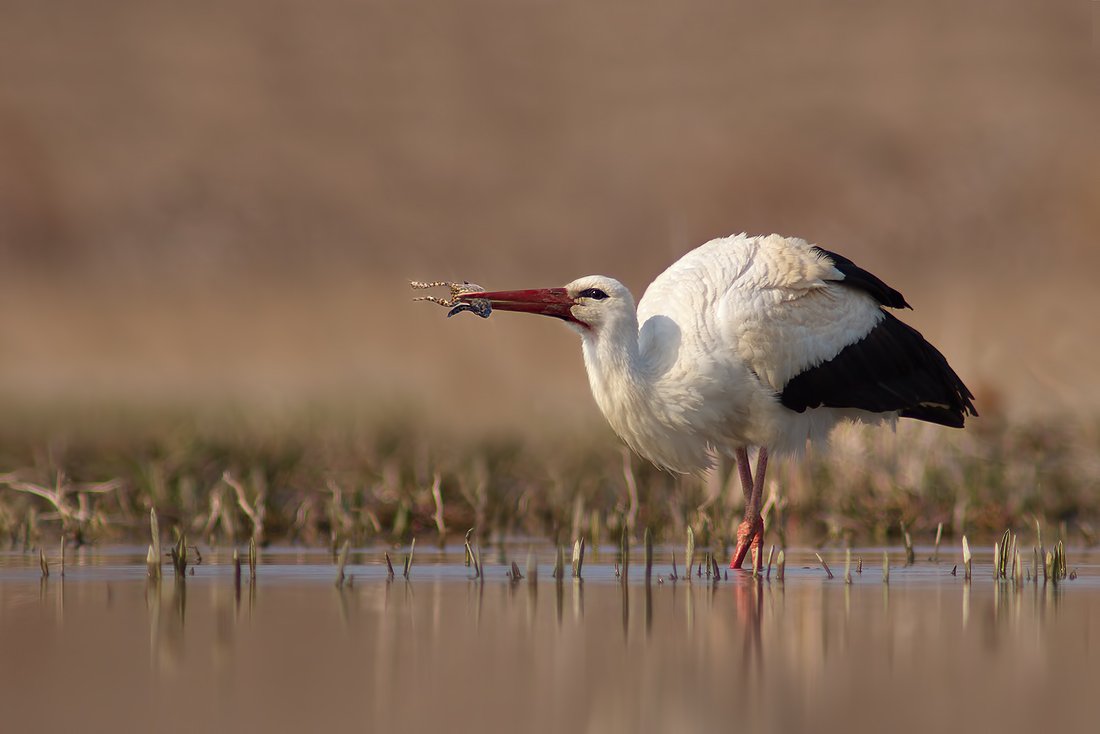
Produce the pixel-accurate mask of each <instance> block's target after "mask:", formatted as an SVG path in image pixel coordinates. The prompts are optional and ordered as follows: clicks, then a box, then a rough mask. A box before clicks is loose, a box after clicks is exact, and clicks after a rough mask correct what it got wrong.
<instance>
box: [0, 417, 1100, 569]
mask: <svg viewBox="0 0 1100 734" xmlns="http://www.w3.org/2000/svg"><path fill="white" fill-rule="evenodd" d="M65 426H66V427H65V429H64V430H57V429H56V428H54V427H51V426H49V425H47V424H46V423H38V424H34V423H31V424H27V423H19V425H14V423H13V421H12V419H11V418H9V419H8V422H7V423H6V424H5V425H3V426H0V431H2V435H0V542H2V543H3V544H4V545H5V546H7V547H16V548H17V547H24V548H32V547H36V546H37V545H38V544H39V543H40V542H44V540H45V539H48V538H56V537H57V536H59V535H61V536H64V537H66V538H68V539H69V540H70V541H72V542H74V543H76V544H80V543H89V542H107V541H110V542H119V541H126V540H133V539H138V538H142V537H145V536H146V533H147V532H148V527H149V517H150V514H149V513H150V510H152V509H155V510H156V512H157V514H158V515H159V518H160V522H161V525H162V527H164V528H165V529H169V528H171V529H174V530H176V531H178V532H179V534H180V536H183V535H186V536H187V537H188V538H192V539H194V540H196V541H199V542H205V543H212V544H213V543H235V542H243V541H244V540H245V539H250V540H252V541H255V542H256V543H258V544H260V545H263V544H265V543H267V542H273V541H274V542H280V543H302V544H308V545H325V546H330V547H331V548H332V549H333V551H334V552H335V551H336V550H337V549H339V547H340V546H341V545H342V544H343V543H344V542H345V541H350V542H351V543H353V544H355V545H361V544H368V543H372V542H380V543H390V542H408V540H410V539H411V538H413V537H414V536H419V537H420V538H421V539H422V541H423V540H428V539H432V540H438V541H444V540H449V541H450V542H455V543H458V542H462V533H464V532H465V531H466V529H467V528H471V527H472V528H476V529H477V530H476V538H474V539H471V538H469V537H468V536H467V538H466V543H467V544H469V547H473V546H474V545H477V543H478V542H479V541H481V542H492V541H494V540H499V539H501V538H505V537H514V536H517V535H520V536H522V535H526V536H531V537H542V538H548V539H549V540H551V541H552V542H554V543H557V544H559V545H561V544H572V543H573V542H574V541H575V539H577V538H580V537H587V538H588V542H589V543H590V544H592V545H596V544H599V543H607V542H612V541H613V540H615V539H618V538H619V537H625V536H627V535H631V536H634V537H635V538H636V539H637V541H641V540H642V536H643V529H644V528H651V529H652V531H653V533H654V537H655V540H656V541H658V542H667V541H669V540H670V539H677V540H676V542H680V541H679V539H682V538H684V537H685V534H686V532H687V530H688V529H689V528H690V529H691V530H693V532H694V534H695V535H696V536H698V538H699V543H700V546H701V547H708V546H710V547H715V548H718V547H722V546H724V545H728V543H729V542H730V539H731V538H732V535H733V531H734V529H735V527H736V524H737V522H738V521H739V520H740V514H741V512H742V511H743V498H742V494H741V492H740V489H739V487H738V485H737V484H736V481H733V482H731V481H729V480H730V479H731V478H732V477H731V476H730V474H731V470H732V469H733V468H734V467H733V466H732V465H731V464H730V463H728V462H726V463H723V464H722V465H720V466H719V468H718V471H717V472H715V473H714V474H712V475H710V476H707V477H691V476H688V477H681V476H675V475H670V474H668V473H664V472H660V471H657V470H656V469H654V468H653V467H651V466H649V465H648V464H646V463H645V462H643V461H641V460H640V459H638V458H637V457H634V456H631V455H630V454H628V453H626V452H625V451H624V450H623V449H622V447H621V446H620V445H619V444H618V442H617V441H616V440H615V439H614V437H613V436H611V435H610V433H609V432H607V431H597V430H593V431H592V432H591V433H590V434H589V435H585V436H575V435H574V436H568V435H562V434H558V435H553V434H550V433H549V432H545V433H544V435H541V436H535V435H530V434H529V435H491V434H488V433H480V434H479V433H477V432H470V433H467V432H462V431H459V430H457V429H456V428H454V427H452V428H427V427H425V426H424V425H422V424H421V423H420V422H418V421H416V420H413V419H410V418H404V419H398V420H389V419H387V420H382V419H379V420H377V421H373V422H365V421H363V420H352V419H349V418H346V417H339V416H333V415H327V414H326V415H321V414H314V415H304V416H298V417H296V418H295V419H293V420H282V421H271V422H269V423H266V424H264V425H251V426H244V425H241V424H240V421H237V422H234V421H231V420H226V421H211V422H209V423H204V422H201V421H197V420H195V419H194V418H193V417H182V418H181V417H180V416H169V415H157V416H144V417H142V416H138V417H136V418H131V419H128V420H117V419H116V420H95V421H93V420H90V419H88V418H87V417H85V418H83V419H77V420H73V421H71V422H69V423H67V424H65ZM1098 457H1100V431H1098V426H1097V425H1095V424H1077V425H1065V424H1054V423H1048V424H1031V425H1026V426H1023V425H1011V424H1008V423H1001V422H995V421H984V422H975V425H974V427H973V428H971V429H968V430H966V431H946V430H937V429H935V428H929V427H925V426H919V425H901V426H899V427H898V431H897V432H896V434H893V433H891V432H890V431H883V430H878V431H873V430H861V429H856V428H851V429H844V430H841V431H840V432H838V434H837V435H836V436H835V437H834V442H833V447H832V450H831V451H830V452H828V453H813V454H811V455H809V456H807V457H805V459H804V460H802V461H790V462H783V463H780V464H778V465H777V467H776V469H777V471H776V472H775V475H774V477H773V478H772V479H771V480H770V481H769V486H768V490H767V495H766V506H765V511H766V514H767V522H768V525H769V533H774V535H771V536H770V537H771V538H772V539H773V540H775V541H777V542H778V545H779V547H780V548H782V547H783V546H784V545H786V544H787V543H788V541H789V540H791V539H796V540H797V541H799V542H804V543H850V542H852V541H854V540H856V541H863V540H868V539H870V540H883V541H886V540H889V539H895V538H904V539H905V540H906V546H907V548H910V549H911V547H912V546H911V542H910V538H915V539H916V542H924V543H931V542H932V538H933V537H936V538H937V540H938V538H939V536H940V534H942V533H947V534H948V535H949V536H950V537H955V538H958V537H960V536H961V535H962V534H963V533H964V532H965V533H967V534H969V535H970V537H971V538H986V537H988V538H990V539H993V538H995V537H996V535H995V534H999V533H1000V532H1001V531H1003V529H1004V528H1005V527H1011V528H1018V529H1023V528H1025V527H1034V525H1035V522H1036V521H1037V520H1038V521H1041V522H1042V523H1043V525H1044V526H1046V527H1054V528H1057V529H1058V533H1057V536H1058V537H1061V538H1065V539H1067V540H1070V541H1071V542H1082V543H1084V544H1086V545H1091V544H1092V543H1093V542H1094V530H1093V528H1094V523H1095V522H1096V521H1097V518H1098V517H1100V491H1098V490H1100V458H1098ZM624 531H625V532H624ZM449 534H453V537H450V536H449ZM177 537H178V536H177ZM582 552H583V550H582ZM907 552H908V553H909V554H911V553H912V551H911V550H909V551H907ZM690 555H691V551H690V549H689V552H688V556H689V557H688V558H687V559H686V561H687V565H688V568H689V569H690V564H691V562H692V561H691V559H690ZM574 558H575V561H577V550H576V549H574ZM1009 560H1010V562H1011V560H1012V557H1010V558H1009ZM579 565H580V564H579V562H576V566H577V567H578V568H577V571H578V572H579ZM406 572H407V571H406Z"/></svg>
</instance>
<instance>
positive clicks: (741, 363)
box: [460, 234, 976, 566]
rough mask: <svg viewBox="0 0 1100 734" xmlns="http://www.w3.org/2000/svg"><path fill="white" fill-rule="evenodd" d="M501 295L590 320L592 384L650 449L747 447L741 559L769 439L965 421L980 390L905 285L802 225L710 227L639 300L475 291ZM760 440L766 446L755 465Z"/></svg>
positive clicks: (794, 442) (640, 447)
mask: <svg viewBox="0 0 1100 734" xmlns="http://www.w3.org/2000/svg"><path fill="white" fill-rule="evenodd" d="M460 298H461V299H464V300H471V299H487V300H488V301H489V302H490V303H491V304H492V306H493V308H495V309H500V310H511V311H523V312H528V313H539V314H544V315H548V316H554V317H556V318H560V319H562V320H564V321H566V323H568V324H569V325H570V326H571V327H573V328H574V329H575V330H576V331H578V332H579V333H580V335H581V340H582V345H583V352H584V363H585V367H586V369H587V372H588V379H589V383H590V385H591V387H592V394H593V396H594V397H595V399H596V402H597V404H598V405H599V407H600V410H601V411H602V412H603V414H604V415H605V416H606V417H607V420H608V422H609V423H610V424H611V427H612V428H613V429H614V430H615V432H616V433H617V434H618V435H619V436H620V437H621V438H622V439H623V440H624V441H625V442H626V443H627V444H628V445H629V446H630V447H631V448H632V449H633V450H634V451H636V452H637V453H638V454H640V455H642V456H644V457H645V458H647V459H649V460H650V461H652V462H653V463H654V464H656V465H658V466H660V467H663V468H666V469H670V470H673V471H677V472H694V471H699V470H703V469H706V468H708V467H710V466H711V465H712V464H713V460H714V456H715V455H716V454H718V453H726V454H730V455H733V456H735V457H736V458H737V460H738V466H739V470H740V472H741V479H742V482H743V485H744V486H743V488H744V491H745V495H746V501H747V510H746V519H745V522H744V523H742V531H741V533H740V536H739V548H738V553H736V554H735V557H734V564H731V565H737V566H739V565H740V563H741V560H742V559H743V558H744V554H745V550H746V547H747V545H748V544H749V543H750V542H751V541H752V540H753V538H754V537H756V538H757V540H756V543H757V544H758V543H759V538H758V536H759V533H760V532H761V528H762V526H761V525H760V521H759V504H760V491H761V485H762V482H763V474H764V471H765V470H766V466H767V456H768V452H769V451H772V452H774V451H779V452H788V453H789V452H798V451H800V450H802V449H803V448H804V447H805V445H806V442H807V441H809V440H818V439H822V438H825V437H826V436H827V435H828V433H829V431H830V430H831V429H832V428H833V427H834V426H835V425H836V424H837V423H838V422H839V421H842V420H845V419H850V420H859V421H865V422H880V421H893V420H895V419H896V418H897V417H898V416H899V415H900V416H903V417H912V418H917V419H920V420H926V421H931V422H935V423H941V424H944V425H950V426H961V425H962V423H963V420H964V417H965V415H967V414H970V415H976V413H975V411H974V407H973V404H972V403H971V398H972V395H971V394H970V392H969V391H968V390H967V389H966V386H965V385H963V383H962V381H961V380H959V378H958V376H957V375H956V374H955V373H954V371H953V370H951V368H950V367H949V366H948V364H947V361H946V360H945V359H944V358H943V356H942V355H941V354H940V353H939V352H938V351H937V350H936V349H935V348H934V347H932V345H930V344H928V342H926V341H925V340H924V338H923V337H922V336H921V335H920V334H919V333H917V332H916V331H915V330H913V329H912V328H910V327H908V326H906V325H905V324H903V323H902V322H900V321H898V320H897V319H896V318H894V317H893V316H891V315H889V314H888V313H887V312H886V311H885V310H884V308H883V307H884V306H886V307H892V308H901V307H907V306H908V304H907V303H905V299H904V298H903V297H902V296H901V294H900V293H898V292H897V291H895V290H894V289H892V288H890V287H889V286H887V285H886V284H885V283H883V282H882V281H881V280H879V279H878V278H876V277H875V276H873V275H871V274H870V273H868V272H866V271H864V270H861V269H860V268H858V267H857V266H855V265H854V264H853V263H852V262H851V261H849V260H847V259H845V258H843V257H841V256H839V255H836V254H835V253H831V252H829V251H827V250H823V249H821V248H818V247H816V246H812V245H810V244H809V243H807V242H806V241H805V240H801V239H795V238H787V237H781V236H779V235H768V236H763V237H749V236H746V235H744V234H741V235H735V236H731V237H725V238H721V239H716V240H712V241H710V242H708V243H706V244H704V245H702V246H701V247H698V248H696V249H695V250H692V251H691V252H689V253H687V254H686V255H684V256H683V257H682V258H680V260H678V261H677V262H676V263H674V264H673V265H672V266H671V267H669V268H668V269H667V270H666V271H665V272H663V273H661V275H659V276H658V277H657V279H656V280H654V281H653V283H652V284H651V285H650V286H649V288H648V289H647V290H646V292H645V295H643V296H642V299H641V301H639V302H638V305H637V308H636V309H635V305H634V299H633V297H632V296H631V294H630V291H629V290H627V288H626V287H625V286H623V285H622V284H621V283H620V282H618V281H617V280H615V279H613V278H608V277H606V276H602V275H590V276H585V277H583V278H579V279H577V280H575V281H573V282H572V283H569V284H568V285H566V286H565V287H564V288H550V289H542V290H529V291H497V292H484V293H471V294H464V295H462V296H460ZM748 447H759V448H760V449H761V451H760V452H759V460H758V465H757V471H756V477H755V478H753V476H752V473H751V472H750V470H749V466H748V454H747V451H746V449H747V448H748Z"/></svg>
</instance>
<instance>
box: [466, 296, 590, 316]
mask: <svg viewBox="0 0 1100 734" xmlns="http://www.w3.org/2000/svg"><path fill="white" fill-rule="evenodd" d="M475 298H476V299H484V300H487V301H489V303H490V304H491V305H492V307H493V309H494V310H498V311H519V312H520V313H537V314H542V315H543V316H553V317H554V318H558V319H565V320H566V321H576V319H574V318H573V314H572V313H571V312H570V310H569V309H571V308H572V307H573V303H574V302H573V297H572V296H570V295H569V294H568V293H567V292H566V291H565V289H564V288H535V289H532V290H526V291H487V292H484V293H463V294H462V295H460V296H458V299H459V300H461V301H471V300H474V299H475Z"/></svg>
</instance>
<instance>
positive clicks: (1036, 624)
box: [0, 546, 1100, 732]
mask: <svg viewBox="0 0 1100 734" xmlns="http://www.w3.org/2000/svg"><path fill="white" fill-rule="evenodd" d="M203 553H204V556H205V557H204V559H203V563H202V564H201V565H198V566H195V567H194V569H195V572H194V575H193V576H188V577H187V578H186V580H185V582H184V583H182V584H180V583H177V581H176V580H175V579H174V578H173V577H172V575H171V570H170V568H168V567H167V566H166V567H165V573H166V577H165V578H164V580H163V581H161V582H160V583H159V584H157V583H153V582H149V581H147V580H146V578H145V569H144V565H143V561H144V552H143V551H142V550H140V549H136V548H108V549H85V550H83V551H82V552H81V553H79V554H73V553H72V552H70V557H69V558H68V562H67V565H66V569H65V576H64V578H63V579H62V578H61V577H60V575H59V571H60V569H59V568H58V567H57V566H56V565H55V566H54V567H53V568H52V573H51V576H50V578H49V579H48V580H42V579H40V578H39V571H38V565H37V558H36V557H32V556H30V555H23V554H0V660H2V663H0V703H2V706H0V712H2V713H0V726H2V728H3V730H4V731H60V730H62V729H63V728H64V729H77V730H82V731H84V730H86V731H119V732H125V731H143V732H144V731H181V732H182V731H192V732H193V731H214V730H229V729H234V730H238V731H275V732H281V731H316V730H321V729H322V728H326V729H327V728H332V729H333V730H335V729H336V728H339V729H340V730H347V729H351V730H355V731H386V732H395V731H397V732H400V731H409V732H412V731H417V732H419V731H432V730H439V731H448V732H454V731H535V732H541V731H547V732H550V731H554V732H558V731H568V732H620V731H621V732H638V731H642V732H648V731H652V732H668V731H698V730H702V729H704V728H707V729H712V728H715V729H718V730H730V729H735V728H736V729H745V730H749V731H754V732H758V731H760V732H767V731H777V732H782V731H806V730H810V729H813V730H818V731H830V730H845V731H924V732H928V731H939V730H943V729H944V728H945V727H946V728H948V729H950V730H958V729H962V728H970V729H975V730H981V731H987V730H992V729H993V728H994V727H996V729H998V730H1000V731H1030V732H1035V731H1046V730H1055V729H1056V728H1057V729H1058V730H1061V731H1095V730H1096V727H1097V721H1100V696H1098V695H1097V692H1098V691H1100V565H1098V562H1100V558H1098V557H1097V556H1096V555H1089V554H1087V553H1086V552H1085V551H1081V550H1072V549H1071V551H1070V568H1071V569H1076V570H1077V572H1078V578H1077V579H1076V580H1073V581H1065V582H1063V583H1061V584H1058V585H1057V586H1055V585H1054V584H1045V585H1044V584H1043V583H1042V582H1041V581H1040V582H1039V583H1025V584H1023V585H1022V586H1021V587H1020V588H1019V589H1017V588H1016V586H1015V585H1014V584H1013V583H1012V582H999V583H995V582H994V581H993V580H992V578H991V576H992V571H991V564H990V559H989V558H985V559H984V563H977V564H976V565H975V578H974V580H973V581H972V582H971V583H969V584H968V583H965V582H964V581H963V579H962V577H961V570H960V572H959V573H960V575H959V576H952V575H951V573H950V572H951V567H952V565H953V561H945V562H941V563H938V564H936V563H931V562H928V561H927V560H922V561H919V562H918V563H917V564H916V565H915V566H912V567H909V568H901V567H899V566H900V564H899V561H900V560H901V559H902V558H903V557H904V555H903V553H902V552H900V551H898V550H892V552H891V553H892V563H893V564H894V566H895V567H894V568H892V569H891V575H890V583H889V585H888V586H885V585H883V583H882V573H881V557H882V549H863V550H860V551H856V554H857V555H862V556H863V557H864V558H865V559H867V561H866V563H865V565H864V570H863V573H862V574H853V576H854V578H853V583H852V584H851V585H847V584H845V583H844V581H843V573H844V568H843V566H844V560H843V554H842V553H835V552H834V553H832V554H830V555H827V556H826V559H827V560H828V561H829V563H830V565H831V567H832V569H833V572H834V573H835V574H836V578H834V579H832V580H828V579H826V577H825V574H824V571H823V570H822V569H821V567H820V566H819V565H818V563H817V560H816V558H814V556H813V554H812V553H811V552H808V551H806V552H795V553H792V554H791V556H792V559H791V560H789V561H788V567H787V576H786V579H785V581H784V582H782V583H780V582H778V581H777V580H776V579H775V574H774V572H773V574H772V578H771V579H770V580H765V581H762V582H756V581H754V580H752V579H750V578H749V577H748V576H747V574H742V573H737V574H733V575H731V576H730V578H729V579H728V580H726V579H723V580H720V581H717V582H713V581H710V580H707V579H705V578H698V577H696V578H694V579H693V580H692V582H691V583H687V582H686V581H684V580H682V579H681V580H678V581H675V582H673V581H672V580H670V579H669V578H668V576H669V571H670V570H671V569H670V567H669V566H668V565H658V566H657V567H655V570H654V576H653V579H652V582H651V583H650V584H649V585H646V584H645V582H644V580H643V578H642V574H641V570H642V569H641V566H640V564H639V563H638V562H637V561H634V562H633V563H632V565H631V568H630V576H629V583H628V584H626V585H623V584H621V583H620V581H619V579H617V578H616V577H615V570H614V568H613V567H612V565H610V560H611V559H613V558H614V555H613V553H612V551H611V549H605V550H604V552H603V553H602V554H601V555H600V557H599V558H597V559H589V561H588V562H587V563H586V565H585V572H584V576H585V580H584V582H583V583H578V582H575V581H573V580H572V579H566V580H565V582H564V583H562V584H560V585H559V584H557V583H556V582H555V581H554V580H553V579H552V578H551V565H550V563H549V562H550V561H551V560H552V550H551V549H542V552H541V555H540V559H541V560H543V561H545V562H544V563H542V564H541V565H540V567H539V573H538V580H537V582H536V583H531V582H530V580H529V579H524V580H522V581H520V582H518V583H515V584H513V583H512V582H511V581H510V580H509V579H508V578H507V577H506V575H505V574H506V567H505V566H504V565H501V564H499V563H497V564H487V568H486V578H485V580H484V582H477V581H471V580H469V579H468V575H469V573H470V571H469V569H467V568H466V567H465V566H464V565H463V563H462V552H461V549H457V552H456V549H449V550H448V551H447V552H440V551H436V550H432V551H428V550H426V549H420V548H418V549H417V551H416V562H415V564H414V566H413V568H412V573H411V577H410V579H409V580H408V581H406V580H405V579H403V578H401V576H400V572H401V569H400V567H398V569H397V570H398V578H397V579H395V580H393V581H387V580H386V567H385V565H384V563H383V562H381V555H382V552H381V551H380V550H374V549H371V550H367V551H364V552H362V553H353V555H352V558H351V563H350V565H349V568H348V573H349V574H351V575H352V576H353V577H354V579H353V581H352V583H351V585H350V587H345V588H344V589H343V590H337V589H336V588H335V586H334V584H333V579H334V575H335V572H334V569H333V566H332V564H331V558H330V557H329V555H328V554H327V553H322V552H317V551H297V550H273V551H264V552H263V553H262V556H261V565H260V567H259V570H258V574H257V581H256V583H255V584H254V585H250V584H249V583H248V579H247V572H246V574H245V579H244V582H243V584H242V587H241V590H240V593H239V594H238V593H237V592H236V591H235V588H234V583H233V570H232V566H231V564H230V563H229V556H228V554H227V553H226V551H224V550H223V551H220V552H209V551H206V550H205V549H204V551H203ZM526 554H527V548H526V546H523V548H522V550H519V549H517V550H516V552H515V554H514V555H515V558H516V560H517V561H518V562H519V565H520V567H521V568H523V567H524V565H525V564H524V559H525V557H526ZM391 555H393V556H394V558H395V563H396V559H397V558H398V557H400V555H401V554H400V553H392V554H391ZM504 555H505V557H506V558H508V559H509V561H510V560H511V555H512V553H511V552H508V553H506V554H504ZM590 555H591V553H590ZM917 555H918V558H920V559H924V558H927V556H928V555H930V549H919V550H918V554H917ZM658 556H659V557H666V558H667V557H668V552H667V551H665V552H663V553H658ZM639 560H640V559H639ZM977 560H981V559H980V558H979V559H977ZM872 561H873V562H872Z"/></svg>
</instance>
